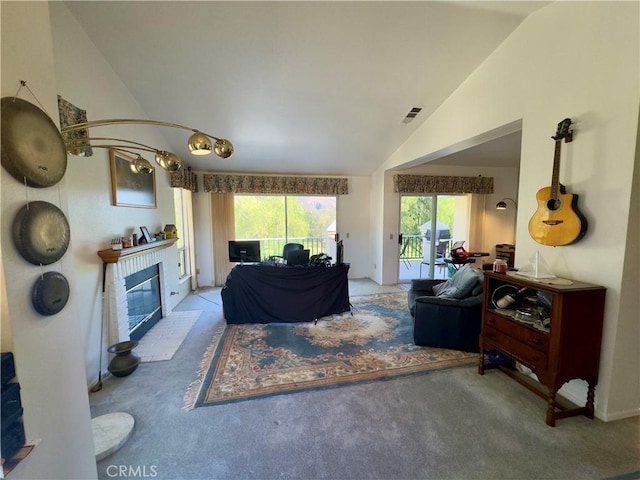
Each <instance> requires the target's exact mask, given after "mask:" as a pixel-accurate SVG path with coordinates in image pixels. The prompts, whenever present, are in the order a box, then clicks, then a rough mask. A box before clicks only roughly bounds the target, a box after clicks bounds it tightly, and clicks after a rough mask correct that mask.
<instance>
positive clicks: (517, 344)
mask: <svg viewBox="0 0 640 480" xmlns="http://www.w3.org/2000/svg"><path fill="white" fill-rule="evenodd" d="M482 341H483V345H484V342H485V341H486V342H487V343H488V344H490V345H491V346H494V347H496V348H497V349H498V350H500V351H501V352H503V353H506V354H507V355H509V356H510V357H513V358H514V359H515V360H517V361H519V362H521V363H523V364H524V365H526V366H527V367H529V368H531V369H533V370H534V371H535V370H536V369H546V368H547V358H548V357H547V354H546V353H543V352H541V351H539V350H536V349H535V348H531V347H530V346H529V345H527V344H526V343H523V342H521V341H519V340H517V339H516V338H514V337H511V336H509V335H505V334H504V333H503V332H501V331H500V330H497V329H495V328H493V327H491V326H487V327H486V328H485V330H484V331H483V332H482ZM484 347H485V348H486V347H487V346H486V345H484Z"/></svg>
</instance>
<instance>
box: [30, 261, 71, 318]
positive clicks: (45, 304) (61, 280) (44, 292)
mask: <svg viewBox="0 0 640 480" xmlns="http://www.w3.org/2000/svg"><path fill="white" fill-rule="evenodd" d="M67 300H69V282H67V279H66V278H65V276H64V275H62V274H61V273H58V272H46V273H45V274H43V275H42V276H41V277H40V278H38V280H36V282H35V283H34V284H33V288H32V289H31V303H32V304H33V308H35V309H36V311H37V312H38V313H39V314H40V315H45V316H49V315H55V314H56V313H58V312H59V311H60V310H62V309H63V308H64V306H65V305H66V304H67Z"/></svg>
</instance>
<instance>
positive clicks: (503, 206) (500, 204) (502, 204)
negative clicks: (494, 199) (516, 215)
mask: <svg viewBox="0 0 640 480" xmlns="http://www.w3.org/2000/svg"><path fill="white" fill-rule="evenodd" d="M506 209H507V202H505V201H503V200H500V201H499V202H498V203H496V210H506Z"/></svg>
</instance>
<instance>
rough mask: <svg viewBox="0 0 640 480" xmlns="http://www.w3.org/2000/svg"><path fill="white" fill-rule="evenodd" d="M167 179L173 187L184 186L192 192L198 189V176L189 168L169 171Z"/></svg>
mask: <svg viewBox="0 0 640 480" xmlns="http://www.w3.org/2000/svg"><path fill="white" fill-rule="evenodd" d="M169 181H170V182H171V187H173V188H184V189H185V190H191V191H192V192H197V191H198V176H197V175H196V174H195V173H193V172H192V171H191V168H187V169H184V168H183V169H180V170H178V171H177V172H169Z"/></svg>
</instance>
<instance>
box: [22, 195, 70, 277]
mask: <svg viewBox="0 0 640 480" xmlns="http://www.w3.org/2000/svg"><path fill="white" fill-rule="evenodd" d="M70 234H71V232H70V229H69V222H67V217H65V216H64V213H63V212H62V210H60V209H59V208H58V207H56V206H55V205H53V204H52V203H48V202H42V201H35V202H30V203H29V204H27V205H25V206H24V207H22V208H21V209H20V211H19V212H18V213H17V215H16V216H15V218H14V219H13V243H14V244H15V246H16V248H17V249H18V251H19V252H20V255H22V256H23V257H24V259H25V260H26V261H28V262H30V263H33V264H34V265H40V264H42V265H49V264H51V263H54V262H57V261H58V260H60V259H61V258H62V256H63V255H64V254H65V252H66V251H67V248H68V247H69V237H70Z"/></svg>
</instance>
